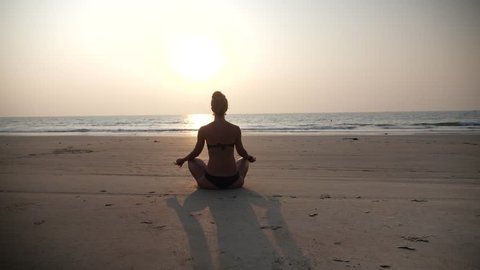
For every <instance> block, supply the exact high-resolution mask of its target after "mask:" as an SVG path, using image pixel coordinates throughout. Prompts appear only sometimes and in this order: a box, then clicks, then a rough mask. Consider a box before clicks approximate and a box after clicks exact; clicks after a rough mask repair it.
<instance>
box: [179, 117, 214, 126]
mask: <svg viewBox="0 0 480 270" xmlns="http://www.w3.org/2000/svg"><path fill="white" fill-rule="evenodd" d="M212 120H213V116H212V115H210V114H189V115H188V116H187V119H186V121H187V123H188V125H189V127H190V128H191V129H199V128H200V127H202V126H204V125H206V124H208V123H210V122H211V121H212Z"/></svg>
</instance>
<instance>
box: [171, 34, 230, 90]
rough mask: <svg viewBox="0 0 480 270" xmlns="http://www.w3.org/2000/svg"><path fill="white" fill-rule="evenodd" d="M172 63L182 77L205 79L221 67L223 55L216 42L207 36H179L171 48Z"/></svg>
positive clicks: (215, 73) (214, 74) (213, 75)
mask: <svg viewBox="0 0 480 270" xmlns="http://www.w3.org/2000/svg"><path fill="white" fill-rule="evenodd" d="M171 57H172V59H171V60H172V65H173V68H174V69H175V71H176V72H178V73H179V74H180V75H181V76H182V77H183V78H184V79H186V80H189V81H200V82H201V81H207V80H210V79H212V78H213V77H215V76H216V75H217V74H218V73H219V72H220V71H221V69H222V68H223V65H224V56H223V53H222V50H221V49H220V47H219V46H218V44H217V43H216V42H215V41H214V40H213V39H210V38H209V37H207V36H202V35H188V36H184V37H182V38H179V39H178V40H177V41H176V42H175V43H174V44H173V47H172V49H171Z"/></svg>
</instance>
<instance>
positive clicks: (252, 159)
mask: <svg viewBox="0 0 480 270" xmlns="http://www.w3.org/2000/svg"><path fill="white" fill-rule="evenodd" d="M247 160H248V162H251V163H253V162H255V161H257V158H256V157H254V156H250V155H248V157H247Z"/></svg>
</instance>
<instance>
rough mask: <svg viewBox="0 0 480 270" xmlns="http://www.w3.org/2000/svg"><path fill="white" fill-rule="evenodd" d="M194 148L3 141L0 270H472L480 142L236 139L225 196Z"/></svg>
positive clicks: (189, 144) (92, 140)
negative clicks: (196, 174)
mask: <svg viewBox="0 0 480 270" xmlns="http://www.w3.org/2000/svg"><path fill="white" fill-rule="evenodd" d="M194 143H195V138H194V137H177V138H174V137H100V136H91V137H89V136H71V137H53V136H52V137H6V136H5V137H0V202H1V208H0V220H1V222H0V248H1V253H0V254H1V255H0V257H1V258H0V268H1V269H31V268H34V269H348V268H350V269H352V268H354V269H389V268H390V269H480V257H478V254H479V252H480V136H474V135H419V136H246V137H244V144H245V147H246V149H247V150H248V151H249V152H250V153H251V154H252V155H255V156H256V157H257V160H258V161H257V162H256V163H254V164H252V165H251V167H250V171H249V174H248V177H247V180H246V185H245V188H243V189H239V190H227V191H207V190H197V188H196V185H195V183H194V181H193V179H191V177H190V176H189V173H188V170H187V169H186V167H184V168H181V169H179V168H177V167H176V166H174V165H173V161H174V160H175V159H176V158H178V157H181V156H184V155H185V154H187V153H188V152H189V151H190V150H192V148H193V145H194ZM201 157H202V158H204V159H206V150H204V152H203V153H202V155H201Z"/></svg>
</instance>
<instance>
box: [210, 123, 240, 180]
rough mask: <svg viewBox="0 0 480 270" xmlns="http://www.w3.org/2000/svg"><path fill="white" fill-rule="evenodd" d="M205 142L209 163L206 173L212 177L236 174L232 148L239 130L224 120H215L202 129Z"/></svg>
mask: <svg viewBox="0 0 480 270" xmlns="http://www.w3.org/2000/svg"><path fill="white" fill-rule="evenodd" d="M202 133H203V135H204V138H205V140H206V142H207V147H208V155H209V158H210V159H209V161H208V165H207V171H208V172H209V173H210V174H212V175H218V176H229V175H233V174H235V173H236V170H237V166H236V162H235V157H234V148H235V144H236V142H237V139H238V137H239V136H240V133H239V128H238V127H237V126H235V125H233V124H231V123H229V122H227V121H225V120H216V121H214V122H212V123H210V124H208V125H206V126H204V127H203V128H202Z"/></svg>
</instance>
